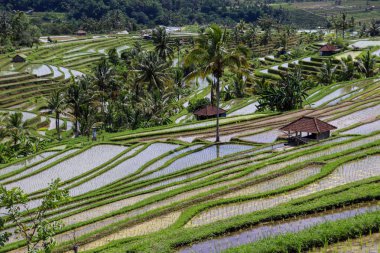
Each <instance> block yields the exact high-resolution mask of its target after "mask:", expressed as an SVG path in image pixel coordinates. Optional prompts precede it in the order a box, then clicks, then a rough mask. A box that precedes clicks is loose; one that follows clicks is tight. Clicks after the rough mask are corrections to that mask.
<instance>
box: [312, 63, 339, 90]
mask: <svg viewBox="0 0 380 253" xmlns="http://www.w3.org/2000/svg"><path fill="white" fill-rule="evenodd" d="M336 70H337V66H335V65H334V64H333V62H332V60H331V59H329V60H327V61H325V62H324V63H323V64H322V67H321V68H320V72H319V73H318V75H317V80H318V81H319V82H321V83H323V84H326V85H328V84H331V83H332V82H333V81H334V79H335V77H336Z"/></svg>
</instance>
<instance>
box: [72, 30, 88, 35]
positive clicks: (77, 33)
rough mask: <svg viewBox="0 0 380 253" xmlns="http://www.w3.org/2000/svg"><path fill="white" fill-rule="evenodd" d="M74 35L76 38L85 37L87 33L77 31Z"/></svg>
mask: <svg viewBox="0 0 380 253" xmlns="http://www.w3.org/2000/svg"><path fill="white" fill-rule="evenodd" d="M75 35H77V36H86V35H87V32H86V31H84V30H78V31H77V32H76V33H75Z"/></svg>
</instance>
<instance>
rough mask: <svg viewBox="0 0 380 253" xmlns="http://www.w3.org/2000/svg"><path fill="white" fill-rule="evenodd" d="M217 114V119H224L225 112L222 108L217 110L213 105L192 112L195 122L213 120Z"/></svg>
mask: <svg viewBox="0 0 380 253" xmlns="http://www.w3.org/2000/svg"><path fill="white" fill-rule="evenodd" d="M218 114H219V117H226V116H227V111H225V110H223V109H222V108H217V107H216V106H213V105H207V106H205V107H203V108H201V109H198V110H196V111H195V112H194V115H195V117H196V118H197V120H204V119H211V118H215V117H216V116H217V115H218Z"/></svg>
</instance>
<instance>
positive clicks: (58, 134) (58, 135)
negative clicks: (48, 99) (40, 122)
mask: <svg viewBox="0 0 380 253" xmlns="http://www.w3.org/2000/svg"><path fill="white" fill-rule="evenodd" d="M55 129H56V130H57V138H58V140H60V139H61V133H60V129H59V112H56V113H55Z"/></svg>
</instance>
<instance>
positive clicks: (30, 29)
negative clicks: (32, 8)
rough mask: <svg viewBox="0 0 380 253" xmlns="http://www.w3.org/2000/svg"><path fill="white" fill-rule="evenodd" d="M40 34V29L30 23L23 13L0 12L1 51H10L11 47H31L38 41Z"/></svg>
mask: <svg viewBox="0 0 380 253" xmlns="http://www.w3.org/2000/svg"><path fill="white" fill-rule="evenodd" d="M40 36H41V33H40V29H39V28H38V27H37V26H35V25H32V23H31V22H30V19H29V17H28V16H27V15H26V14H25V13H23V12H16V13H11V12H5V11H1V12H0V46H2V50H1V51H10V50H12V49H13V47H31V46H33V44H34V43H38V39H39V37H40ZM0 49H1V48H0Z"/></svg>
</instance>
